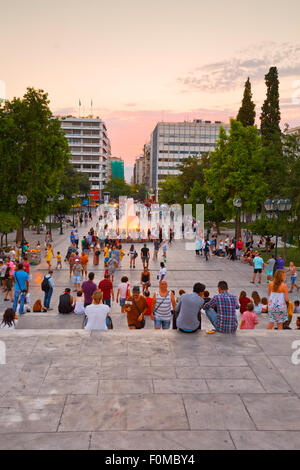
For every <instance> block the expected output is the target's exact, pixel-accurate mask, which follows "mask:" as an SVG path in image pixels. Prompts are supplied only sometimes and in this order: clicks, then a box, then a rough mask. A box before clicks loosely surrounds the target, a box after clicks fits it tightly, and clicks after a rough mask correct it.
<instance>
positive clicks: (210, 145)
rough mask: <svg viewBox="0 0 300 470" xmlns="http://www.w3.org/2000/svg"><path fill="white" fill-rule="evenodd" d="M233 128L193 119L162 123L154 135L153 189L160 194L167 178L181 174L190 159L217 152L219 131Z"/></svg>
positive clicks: (152, 137)
mask: <svg viewBox="0 0 300 470" xmlns="http://www.w3.org/2000/svg"><path fill="white" fill-rule="evenodd" d="M220 126H222V127H224V128H225V130H226V131H228V129H229V127H230V125H229V124H224V123H223V122H221V121H214V122H212V121H203V120H201V119H194V120H193V121H184V122H159V123H158V124H157V125H156V127H155V129H154V130H153V132H152V134H151V153H150V174H151V187H152V188H153V189H155V190H156V192H157V190H158V187H159V183H160V182H162V181H164V180H165V179H166V178H167V176H173V175H174V176H176V175H178V174H179V173H180V171H179V170H178V168H177V166H178V165H179V164H181V163H182V161H183V159H185V158H187V157H189V156H195V155H196V156H197V157H199V158H201V156H202V155H205V154H207V153H208V152H211V151H213V150H214V149H215V146H216V142H217V139H218V137H219V128H220Z"/></svg>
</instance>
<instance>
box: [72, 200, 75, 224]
mask: <svg viewBox="0 0 300 470" xmlns="http://www.w3.org/2000/svg"><path fill="white" fill-rule="evenodd" d="M75 197H76V194H72V200H73V204H72V206H73V228H75V220H74V209H75V207H74V201H75Z"/></svg>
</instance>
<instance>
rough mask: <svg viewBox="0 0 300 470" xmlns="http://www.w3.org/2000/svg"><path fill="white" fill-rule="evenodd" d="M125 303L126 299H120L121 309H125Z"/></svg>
mask: <svg viewBox="0 0 300 470" xmlns="http://www.w3.org/2000/svg"><path fill="white" fill-rule="evenodd" d="M125 302H126V299H122V298H121V297H120V307H124V305H125Z"/></svg>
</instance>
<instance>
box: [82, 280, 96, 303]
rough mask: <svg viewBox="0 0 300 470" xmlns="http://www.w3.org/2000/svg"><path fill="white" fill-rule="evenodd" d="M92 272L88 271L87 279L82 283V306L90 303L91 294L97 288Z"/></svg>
mask: <svg viewBox="0 0 300 470" xmlns="http://www.w3.org/2000/svg"><path fill="white" fill-rule="evenodd" d="M94 277H95V274H94V273H89V279H88V281H84V282H83V283H82V286H81V289H82V292H83V294H84V306H85V307H86V306H87V305H90V304H91V303H92V295H93V293H94V292H95V290H97V285H96V284H95V283H94Z"/></svg>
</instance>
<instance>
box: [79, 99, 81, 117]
mask: <svg viewBox="0 0 300 470" xmlns="http://www.w3.org/2000/svg"><path fill="white" fill-rule="evenodd" d="M78 106H79V110H78V117H79V118H80V108H81V101H80V98H79V103H78Z"/></svg>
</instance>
